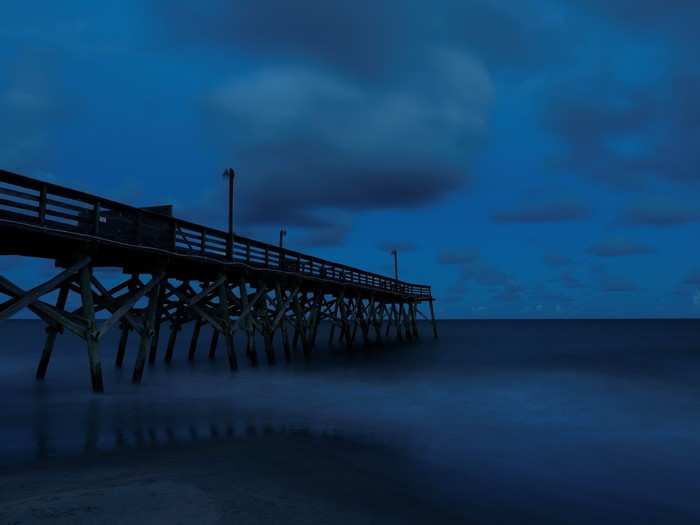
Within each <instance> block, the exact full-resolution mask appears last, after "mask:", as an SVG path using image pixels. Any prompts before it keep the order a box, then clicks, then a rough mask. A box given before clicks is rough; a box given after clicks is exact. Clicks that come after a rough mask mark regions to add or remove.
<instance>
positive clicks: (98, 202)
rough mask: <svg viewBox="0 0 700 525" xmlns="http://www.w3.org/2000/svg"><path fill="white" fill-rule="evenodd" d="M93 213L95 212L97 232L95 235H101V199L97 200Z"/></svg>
mask: <svg viewBox="0 0 700 525" xmlns="http://www.w3.org/2000/svg"><path fill="white" fill-rule="evenodd" d="M93 214H94V217H93V219H94V224H93V230H94V232H95V235H99V234H100V201H96V202H95V206H94V208H93Z"/></svg>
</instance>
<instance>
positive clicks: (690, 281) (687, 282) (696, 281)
mask: <svg viewBox="0 0 700 525" xmlns="http://www.w3.org/2000/svg"><path fill="white" fill-rule="evenodd" d="M681 286H700V268H693V269H691V270H690V271H689V272H688V274H687V275H686V276H685V277H684V278H683V280H682V281H681Z"/></svg>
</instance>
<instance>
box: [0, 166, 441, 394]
mask: <svg viewBox="0 0 700 525" xmlns="http://www.w3.org/2000/svg"><path fill="white" fill-rule="evenodd" d="M0 254H11V255H20V256H29V257H42V258H46V259H51V260H54V261H55V262H56V264H57V266H59V267H61V268H63V270H62V271H61V272H60V273H58V275H56V276H55V277H53V278H52V279H50V280H48V281H46V282H45V283H43V284H40V285H38V286H35V287H34V288H32V289H30V290H23V289H22V288H20V287H18V286H16V285H15V284H13V283H12V282H10V281H9V280H7V279H5V278H2V277H0V293H2V294H4V295H6V296H9V299H8V300H7V301H5V302H4V303H2V304H0V320H2V319H4V318H8V317H10V316H12V315H13V314H15V313H16V312H18V311H19V310H21V309H23V308H29V309H30V310H31V311H32V312H34V313H35V314H36V315H37V316H38V317H39V318H40V319H42V320H43V321H44V322H45V323H46V324H47V336H46V342H45V345H44V350H43V353H42V356H41V360H40V362H39V366H38V369H37V378H38V379H43V378H44V377H45V374H46V371H47V368H48V365H49V361H50V358H51V353H52V350H53V347H54V343H55V339H56V336H57V334H59V333H61V332H63V331H64V330H68V331H70V332H72V333H74V334H76V335H78V336H79V337H80V338H82V339H83V340H84V341H85V342H86V346H87V351H88V360H89V365H90V376H91V380H92V388H93V390H94V391H96V392H100V391H102V390H103V383H102V370H101V366H102V365H101V360H100V353H99V342H100V340H101V339H103V337H104V336H105V334H107V333H108V332H109V331H110V330H112V329H113V328H118V329H120V330H121V337H120V343H119V348H118V351H117V358H116V365H117V366H118V367H120V366H122V364H123V360H124V354H125V351H126V347H127V340H128V337H129V334H130V333H132V332H134V333H136V334H137V335H138V337H139V348H138V354H137V357H136V364H135V367H134V371H133V382H134V383H139V382H140V381H141V378H142V375H143V370H144V367H145V364H146V361H148V362H149V363H153V362H154V361H155V359H156V353H157V348H158V340H159V337H160V332H161V327H162V326H163V325H164V324H165V323H169V325H170V333H169V335H168V343H167V348H166V351H165V354H164V359H165V361H166V362H169V361H170V360H171V359H172V356H173V350H174V348H175V343H176V339H177V337H178V333H179V332H180V331H181V329H182V327H183V326H184V325H186V324H188V323H192V324H193V331H192V340H191V342H190V346H189V352H188V356H189V359H190V360H193V359H195V354H196V351H197V348H198V340H199V335H200V332H201V329H202V327H204V326H205V325H208V326H209V327H211V329H212V330H213V335H212V339H211V341H210V344H209V352H208V353H209V357H214V356H215V353H216V349H217V346H218V345H219V342H220V341H221V342H222V343H223V346H224V348H225V350H226V356H227V359H228V364H229V367H230V369H231V370H236V369H237V368H238V358H237V355H236V352H235V349H234V337H233V336H234V334H235V333H237V332H242V333H243V334H244V335H245V336H246V343H245V346H246V350H245V354H246V356H247V358H248V359H249V360H250V363H251V365H253V366H257V365H258V355H257V350H256V344H255V340H256V333H259V334H260V335H261V336H262V338H263V343H264V351H265V355H266V360H267V362H268V364H270V365H272V364H274V363H275V360H276V355H275V350H274V338H275V336H276V335H277V336H278V337H279V338H280V340H281V344H282V348H283V353H284V358H285V360H290V359H291V358H292V350H293V349H296V348H298V346H299V345H300V344H301V347H302V350H303V355H304V357H305V358H307V359H308V358H310V357H311V355H312V351H313V348H314V346H315V344H316V339H317V334H318V327H319V324H320V323H321V322H322V321H325V322H329V323H330V324H331V331H330V338H329V342H331V343H332V342H333V340H334V338H335V336H336V333H337V335H338V339H339V340H340V341H341V342H342V343H343V344H345V345H347V347H348V348H352V347H353V346H354V345H355V344H356V343H357V342H359V340H360V338H361V339H362V342H363V343H364V344H365V345H369V344H371V343H376V344H381V343H382V337H388V336H389V335H390V334H391V333H392V332H393V333H394V335H395V336H396V337H397V338H398V339H399V340H402V341H403V340H409V341H411V340H415V339H417V338H418V324H417V319H418V317H419V316H422V317H424V318H426V319H428V318H427V317H426V316H425V315H424V314H423V313H422V312H421V311H420V309H419V306H420V305H422V304H423V303H427V304H428V306H429V308H430V319H429V320H431V321H432V327H433V334H434V336H435V337H437V329H436V325H435V316H434V313H433V297H432V294H431V290H430V287H429V286H422V285H414V284H409V283H405V282H402V281H398V280H396V279H392V278H389V277H385V276H381V275H377V274H374V273H371V272H366V271H363V270H359V269H356V268H352V267H349V266H345V265H343V264H338V263H334V262H330V261H325V260H323V259H318V258H316V257H311V256H308V255H305V254H302V253H299V252H295V251H292V250H287V249H283V248H281V247H277V246H274V245H270V244H265V243H261V242H258V241H255V240H253V239H248V238H245V237H239V236H235V237H234V238H232V237H230V236H229V235H227V234H226V233H224V232H221V231H218V230H214V229H212V228H208V227H205V226H202V225H198V224H194V223H190V222H187V221H182V220H180V219H176V218H174V217H172V215H171V214H170V209H169V208H168V207H157V208H147V209H140V208H133V207H131V206H127V205H125V204H121V203H118V202H114V201H110V200H107V199H102V198H99V197H96V196H94V195H89V194H86V193H82V192H78V191H75V190H71V189H69V188H64V187H61V186H57V185H54V184H48V183H44V182H40V181H37V180H34V179H30V178H27V177H22V176H20V175H16V174H13V173H9V172H6V171H2V170H0ZM100 267H112V268H114V267H116V268H120V269H121V270H122V271H123V273H124V274H126V275H127V276H128V277H127V278H126V279H125V280H124V281H123V282H121V283H120V284H118V285H116V286H114V287H112V288H108V287H106V286H105V285H104V284H103V283H102V282H100V280H99V279H98V278H97V277H96V276H95V274H94V273H93V270H94V269H95V268H100ZM52 292H57V297H56V301H55V303H54V304H51V303H49V302H47V301H44V300H42V299H41V298H42V297H44V296H46V295H48V294H50V293H52ZM71 293H73V294H75V295H76V296H77V297H79V298H80V301H81V306H80V307H79V308H77V309H73V310H71V309H68V308H67V304H68V303H69V301H68V299H69V294H71ZM98 312H107V313H108V314H110V317H109V318H108V319H107V320H105V321H103V322H102V323H101V324H99V325H98V323H97V320H96V315H95V314H96V313H98Z"/></svg>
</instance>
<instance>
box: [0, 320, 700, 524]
mask: <svg viewBox="0 0 700 525" xmlns="http://www.w3.org/2000/svg"><path fill="white" fill-rule="evenodd" d="M440 332H441V334H440V335H441V337H440V339H439V340H438V341H433V340H432V338H431V337H429V329H428V326H427V325H424V326H421V333H422V340H421V342H419V343H416V344H411V345H397V344H387V345H385V347H384V348H383V349H372V350H370V351H364V350H362V349H358V350H356V351H355V352H354V353H351V354H348V353H347V352H345V350H344V349H342V348H340V347H338V348H335V349H329V348H323V345H322V347H321V348H319V350H318V352H317V355H316V358H315V359H314V360H313V362H311V363H309V364H307V363H304V362H303V360H302V359H301V357H298V358H297V359H296V360H295V362H294V363H293V364H292V365H285V364H284V363H283V362H280V363H279V364H278V366H276V367H274V368H268V367H266V366H262V367H260V368H259V369H251V368H249V367H248V366H247V365H246V363H244V361H243V359H242V352H240V351H239V357H240V361H241V363H242V369H241V371H240V372H238V373H237V374H235V375H233V376H232V375H231V374H230V373H229V372H228V371H227V370H226V363H225V359H224V358H223V353H222V349H221V348H220V349H219V355H218V357H217V359H216V360H215V361H209V360H208V359H207V357H206V354H207V349H208V348H207V347H208V335H209V334H208V333H207V332H205V331H203V333H202V339H201V340H200V348H199V353H198V356H197V360H196V362H195V363H194V364H190V363H188V362H187V359H186V353H187V345H188V343H189V333H188V331H187V330H185V331H183V332H182V333H181V336H180V340H179V344H178V347H177V349H176V352H175V358H174V360H173V363H172V364H171V365H170V366H167V365H165V364H163V363H162V361H161V360H160V359H159V362H158V363H157V364H156V366H154V367H151V368H148V369H147V371H146V374H145V376H144V381H143V384H142V385H140V386H138V387H134V386H132V385H131V384H130V381H129V380H130V376H131V368H132V366H133V360H134V357H135V354H136V341H135V340H132V341H131V342H130V346H129V349H128V353H127V359H126V361H125V367H124V369H123V370H121V371H120V370H116V369H115V368H114V365H113V361H114V354H115V349H116V346H117V337H118V334H116V333H115V334H112V335H111V336H110V337H109V338H107V340H106V341H105V342H104V343H103V344H102V358H103V368H104V371H105V385H106V389H107V393H106V394H104V395H100V396H95V395H93V394H91V393H90V391H89V375H88V368H87V357H86V351H85V348H84V346H83V344H82V343H81V341H79V340H77V339H76V338H74V337H72V336H70V335H62V336H60V337H59V339H58V342H57V346H56V349H55V351H54V356H53V359H52V362H51V365H50V367H49V371H48V374H47V378H46V381H45V382H43V383H36V382H35V381H34V379H33V377H34V369H35V366H36V363H37V361H38V358H39V354H40V352H41V345H42V340H43V330H42V326H41V324H40V323H38V322H34V321H9V322H5V323H3V324H0V359H1V360H2V361H1V362H2V365H0V399H2V400H3V401H2V416H1V419H0V443H1V444H2V446H1V448H0V464H2V465H5V466H7V465H9V464H11V463H36V462H42V461H45V460H46V458H50V457H55V456H71V455H83V454H86V453H91V452H94V451H95V450H98V451H101V450H105V451H106V450H110V449H113V448H120V447H126V448H128V447H140V446H157V445H158V444H159V443H167V442H169V441H177V442H187V441H188V440H198V441H201V440H206V439H222V438H225V437H226V436H231V437H234V438H235V436H239V435H246V436H251V435H255V434H256V433H261V432H280V433H284V432H301V433H308V434H310V435H319V436H336V437H341V438H344V439H356V440H358V441H362V442H364V443H370V444H371V443H376V444H379V445H381V446H383V447H390V448H392V449H395V450H396V451H397V452H398V453H399V454H400V457H403V458H405V461H406V462H410V463H411V464H414V465H417V466H419V467H420V469H421V472H424V473H425V476H426V478H427V479H428V481H429V483H430V486H431V487H432V490H433V491H434V493H435V496H436V497H440V498H444V499H445V501H449V502H450V504H451V505H453V506H454V507H455V508H462V509H463V510H464V515H465V519H471V520H474V521H475V522H477V523H504V522H505V523H524V522H533V523H664V524H666V523H668V524H671V523H700V432H699V431H700V322H696V321H666V320H663V321H662V320H658V321H648V320H644V321H488V322H486V321H453V322H443V323H441V324H440ZM166 336H167V334H166ZM325 340H326V335H325V333H321V334H320V336H319V341H325ZM162 343H164V341H162ZM241 343H242V342H241V341H238V348H239V349H240V348H242V344H241ZM161 346H163V345H161ZM258 351H259V353H260V357H261V361H263V362H264V360H263V359H262V358H263V357H264V356H263V352H262V344H259V345H258ZM278 351H279V348H278ZM279 354H280V357H281V352H279ZM159 358H161V359H162V348H161V355H160V356H159ZM280 361H281V359H280ZM392 457H395V456H394V455H392ZM386 468H391V465H389V464H388V465H387V466H386ZM423 481H425V480H423Z"/></svg>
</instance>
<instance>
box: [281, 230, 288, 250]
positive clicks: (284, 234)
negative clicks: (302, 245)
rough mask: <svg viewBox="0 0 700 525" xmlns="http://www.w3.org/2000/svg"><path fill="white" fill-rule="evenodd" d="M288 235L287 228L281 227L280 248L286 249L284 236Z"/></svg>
mask: <svg viewBox="0 0 700 525" xmlns="http://www.w3.org/2000/svg"><path fill="white" fill-rule="evenodd" d="M286 236H287V230H286V229H285V228H284V227H282V228H280V250H283V249H284V238H285V237H286Z"/></svg>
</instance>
